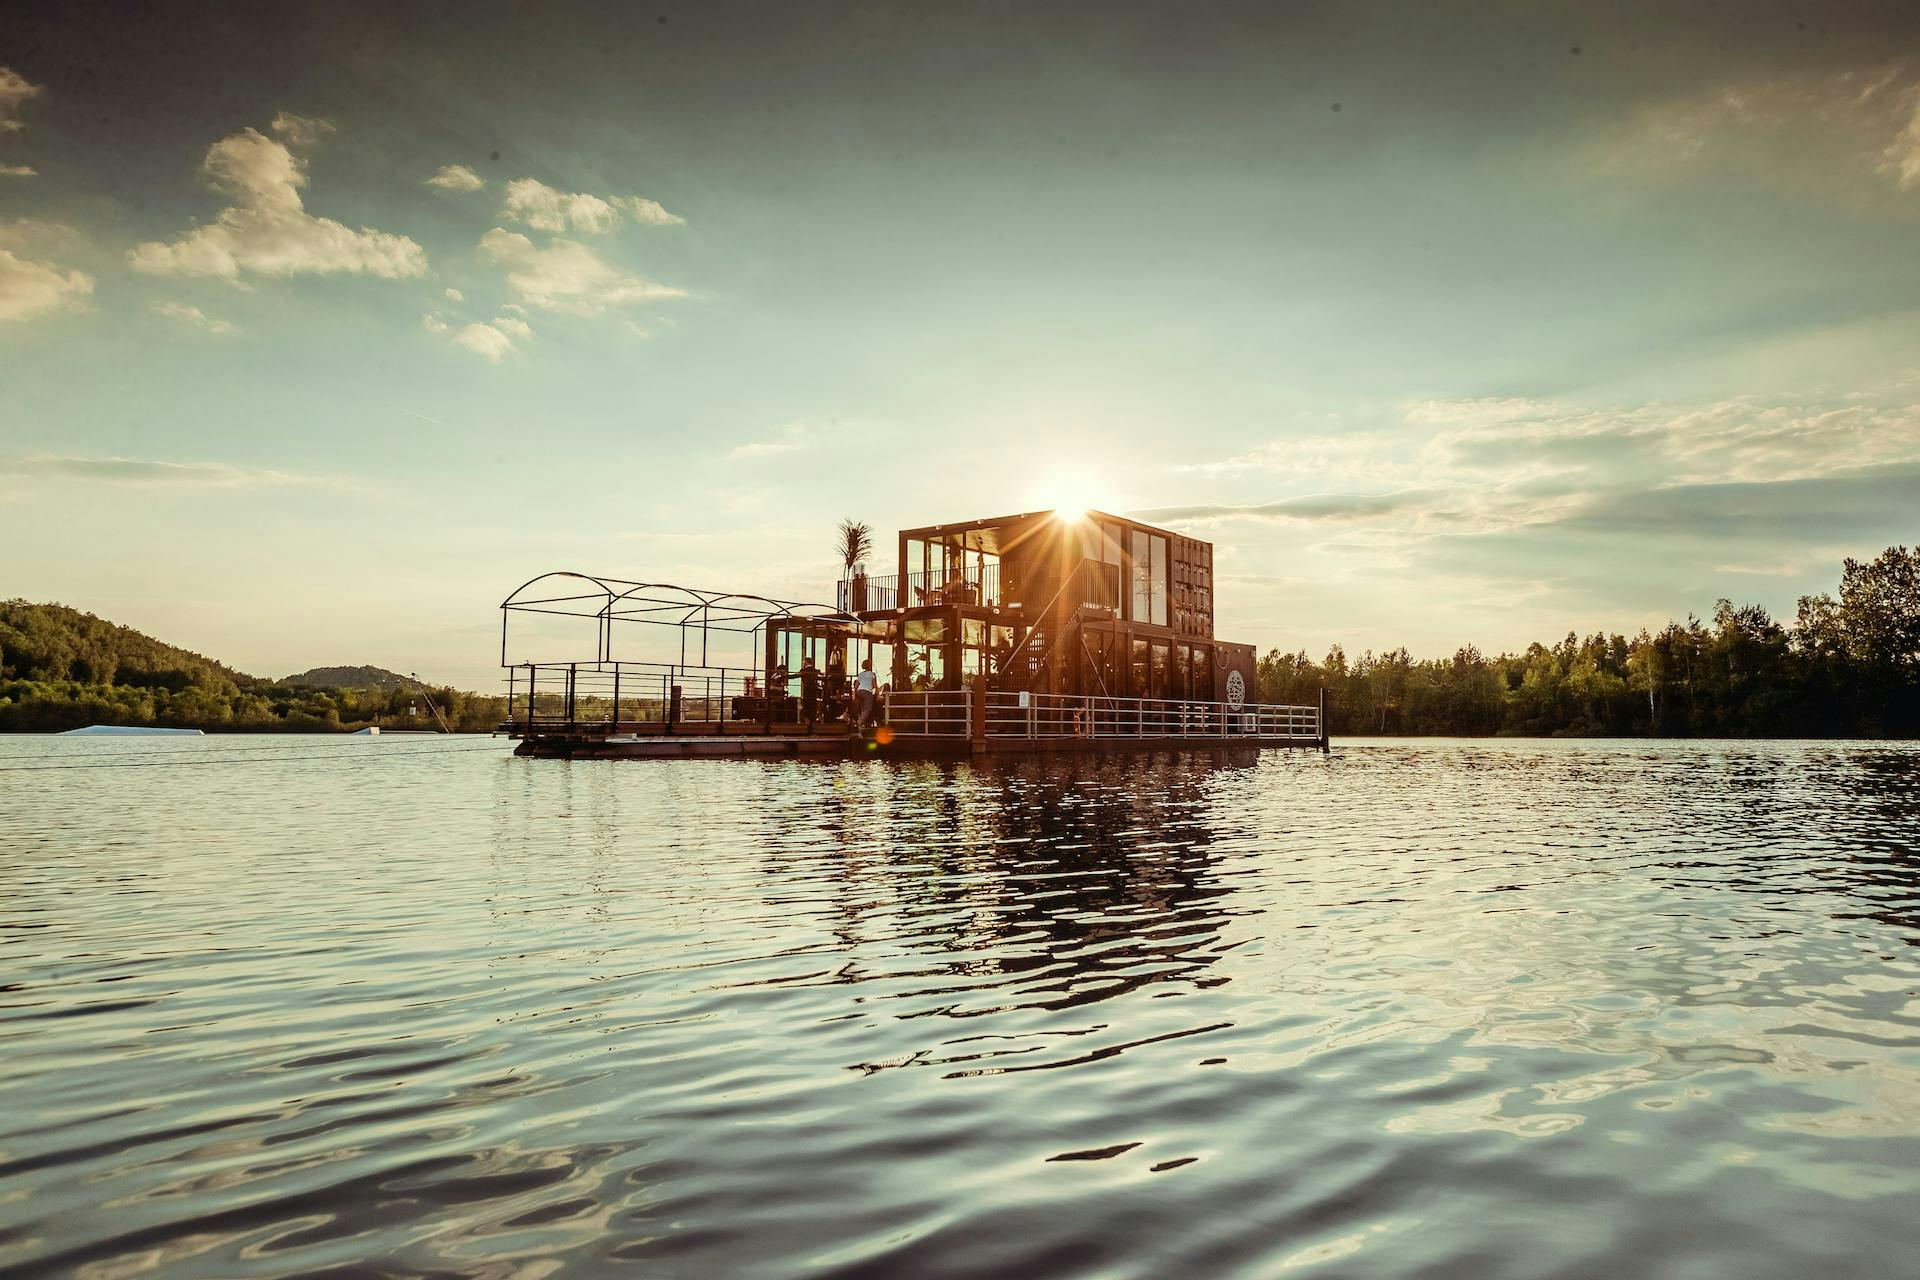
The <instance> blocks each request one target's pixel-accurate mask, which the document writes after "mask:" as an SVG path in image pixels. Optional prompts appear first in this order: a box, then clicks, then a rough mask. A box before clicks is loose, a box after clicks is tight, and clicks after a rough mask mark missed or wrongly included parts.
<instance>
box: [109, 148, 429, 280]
mask: <svg viewBox="0 0 1920 1280" xmlns="http://www.w3.org/2000/svg"><path fill="white" fill-rule="evenodd" d="M272 128H273V130H274V132H276V133H278V134H281V135H283V139H284V140H283V139H276V138H269V137H267V136H266V135H265V134H262V133H260V132H259V131H258V130H255V129H246V130H243V131H241V132H240V133H236V134H233V135H232V136H230V137H226V138H222V139H221V140H220V141H218V142H216V143H214V144H213V146H212V147H210V148H208V150H207V158H206V161H205V163H204V164H202V165H201V173H202V174H203V175H205V177H206V179H207V181H208V183H209V184H210V185H211V186H212V187H213V188H214V189H215V190H217V191H220V192H222V193H223V194H225V195H227V196H229V197H230V198H231V199H232V200H233V204H232V205H231V206H230V207H228V208H225V209H222V210H221V211H220V213H219V214H218V215H217V216H216V217H215V219H214V221H213V222H211V223H208V224H206V225H204V226H199V227H195V228H194V229H193V230H192V231H189V232H188V233H187V234H185V235H184V236H182V237H180V238H179V239H178V240H175V241H173V242H172V243H170V244H169V243H161V242H159V241H148V242H146V243H144V244H140V245H137V246H135V247H134V248H133V249H132V250H131V251H130V252H129V253H128V255H127V257H128V260H129V261H130V262H131V263H132V265H133V267H134V268H135V269H136V270H139V271H145V272H150V273H152V274H155V275H191V276H217V277H219V278H221V279H224V280H230V281H233V282H235V283H239V282H240V279H241V276H242V274H243V273H245V272H254V273H257V274H259V275H266V276H290V275H297V274H303V273H309V272H315V273H317V272H340V271H344V272H353V273H356V274H363V275H372V276H379V277H382V278H384V279H398V278H401V277H406V276H417V275H421V274H423V273H424V272H425V271H426V269H427V255H426V253H425V252H424V251H423V250H422V249H421V248H420V246H419V245H417V244H415V243H414V242H413V241H412V240H410V239H408V238H407V237H405V236H399V235H392V234H389V233H388V232H385V231H375V230H373V229H371V228H368V227H362V228H361V229H360V230H358V231H355V230H353V229H352V228H350V227H348V226H346V225H345V224H343V223H340V222H336V221H334V220H333V219H331V218H317V217H315V216H313V215H312V214H310V213H308V212H307V211H306V208H305V205H304V203H303V202H302V200H301V197H300V189H301V188H302V187H304V186H306V185H307V167H306V161H305V160H304V159H302V158H301V157H300V156H298V155H297V154H295V150H294V149H295V148H304V147H306V146H309V145H311V144H312V143H313V141H314V140H315V139H317V138H319V137H320V136H321V135H323V134H325V133H327V132H329V131H330V130H331V128H332V126H331V125H328V124H327V123H326V122H325V121H321V120H311V119H307V118H305V117H301V116H289V115H286V114H284V113H283V114H281V115H278V116H275V117H274V120H273V126H272Z"/></svg>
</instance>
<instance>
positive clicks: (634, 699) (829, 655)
mask: <svg viewBox="0 0 1920 1280" xmlns="http://www.w3.org/2000/svg"><path fill="white" fill-rule="evenodd" d="M897 549H898V553H899V569H898V572H897V573H895V574H892V575H887V576H884V577H881V576H872V575H869V574H868V573H867V572H866V570H865V568H864V566H861V565H855V566H852V567H851V568H850V569H849V571H848V573H847V575H846V577H845V578H844V579H843V580H842V581H841V582H840V583H839V584H838V591H837V597H836V600H835V602H834V604H832V605H826V604H806V603H801V602H797V601H789V600H776V599H773V598H771V597H765V596H757V595H747V594H740V593H731V592H712V591H699V590H694V589H690V588H683V587H678V586H671V585H668V584H664V583H641V582H628V581H624V580H620V579H612V578H602V577H596V576H591V575H586V574H577V573H555V574H545V575H542V576H541V577H539V578H535V579H534V580H533V581H531V582H528V583H526V584H525V585H524V586H522V587H521V588H520V589H519V590H517V591H515V592H514V593H513V594H512V595H510V596H509V597H508V598H507V599H506V601H505V602H504V603H503V604H502V606H501V610H502V616H501V665H502V666H503V668H505V670H506V672H507V679H508V689H507V705H508V708H509V711H508V716H507V720H506V723H505V725H504V726H503V728H504V729H505V731H506V732H507V733H508V734H509V735H511V736H513V737H516V738H519V739H520V740H521V746H520V753H521V754H523V755H555V756H607V755H646V756H661V755H669V756H671V755H773V754H834V755H837V754H846V753H850V752H855V753H866V752H885V753H908V754H969V755H980V754H988V753H1000V752H1009V751H1020V752H1031V751H1090V750H1092V751H1104V750H1124V749H1137V748H1141V747H1154V748H1166V747H1178V748H1186V749H1195V748H1197V749H1213V748H1241V749H1244V748H1248V747H1252V748H1260V747H1300V746H1304V747H1320V748H1322V749H1325V747H1326V745H1327V739H1326V733H1325V713H1324V704H1325V697H1324V694H1323V695H1322V697H1321V700H1320V702H1319V703H1318V704H1316V705H1311V706H1275V705H1263V704H1260V703H1257V702H1254V701H1250V700H1249V697H1248V694H1249V693H1250V691H1251V690H1252V687H1253V683H1254V649H1253V646H1252V645H1249V644H1237V643H1232V642H1229V641H1225V640H1220V639H1217V638H1216V637H1215V636H1214V634H1213V617H1214V595H1213V548H1212V546H1211V545H1210V544H1209V543H1206V542H1202V541H1200V540H1199V539H1195V538H1187V537H1183V536H1181V535H1179V534H1176V533H1173V532H1171V531H1169V530H1165V529H1158V528H1155V527H1154V526H1152V525H1146V524H1142V523H1140V522H1139V521H1136V520H1128V519H1125V518H1123V517H1119V516H1111V515H1106V514H1104V513H1101V512H1093V511H1089V512H1060V511H1039V512H1027V513H1024V514H1020V515H1012V516H1001V517H995V518H991V519H984V520H973V521H967V522H964V523H960V524H948V525H932V526H927V527H925V528H919V529H907V530H903V531H901V532H900V534H899V535H898V539H897ZM553 617H560V618H571V619H577V620H583V621H584V620H590V621H591V622H592V623H593V626H594V632H593V636H594V639H593V646H594V647H593V656H592V657H590V658H587V659H584V660H581V659H574V660H568V661H560V662H555V661H547V660H538V659H531V658H528V659H522V660H516V657H517V654H516V645H518V646H524V645H526V644H527V643H529V640H528V637H527V636H526V632H527V631H528V630H530V629H533V628H534V627H537V626H539V625H547V624H546V620H547V619H550V618H553ZM619 623H641V624H648V625H650V626H651V627H652V628H654V630H653V631H651V632H649V633H648V634H652V635H654V636H656V637H658V636H660V635H662V634H664V635H666V636H668V637H670V638H671V640H670V642H671V643H672V644H673V645H674V647H675V652H673V653H670V654H666V655H662V656H664V657H665V658H666V660H664V661H660V660H656V661H630V660H628V659H627V658H625V657H618V658H617V657H615V655H614V639H615V636H616V634H617V631H619V632H624V631H625V630H627V629H626V628H618V629H617V628H616V624H619ZM530 624H532V625H530ZM576 625H577V624H576ZM726 633H732V634H734V635H738V636H744V637H748V639H747V641H746V643H747V647H748V650H749V655H750V656H749V657H748V659H747V663H748V664H749V665H743V666H739V667H733V666H726V665H715V661H716V655H715V653H714V651H713V648H714V644H715V637H716V635H724V634H726ZM676 659H677V660H676ZM719 661H720V662H722V663H724V659H719ZM866 663H871V664H872V666H873V670H874V671H875V673H876V677H875V679H876V682H877V683H880V682H884V686H885V687H884V688H883V690H882V696H881V699H880V702H881V704H882V706H883V707H884V720H885V723H884V724H882V725H879V726H877V727H875V726H863V727H862V728H864V729H865V730H866V731H864V732H860V731H856V727H855V726H854V725H853V724H852V723H851V719H852V714H851V713H852V710H853V704H854V700H853V697H852V693H853V687H852V680H853V677H854V676H855V675H856V674H857V673H858V672H859V670H860V669H861V668H862V666H863V665H864V664H866Z"/></svg>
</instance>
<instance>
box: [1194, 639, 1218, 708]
mask: <svg viewBox="0 0 1920 1280" xmlns="http://www.w3.org/2000/svg"><path fill="white" fill-rule="evenodd" d="M1193 696H1194V697H1195V698H1197V699H1199V700H1200V701H1201V702H1214V701H1216V700H1217V699H1215V698H1214V696H1213V650H1212V649H1208V648H1205V647H1196V648H1195V649H1194V651H1193Z"/></svg>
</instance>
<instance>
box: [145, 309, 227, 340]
mask: <svg viewBox="0 0 1920 1280" xmlns="http://www.w3.org/2000/svg"><path fill="white" fill-rule="evenodd" d="M153 311H154V314H155V315H162V316H165V317H167V319H169V320H178V321H179V322H180V323H181V324H184V325H186V326H187V327H189V328H193V329H204V330H206V331H207V332H208V333H211V334H217V335H220V336H223V337H224V336H225V335H227V334H230V333H235V332H237V330H235V329H234V327H233V326H232V325H231V324H228V323H227V322H226V321H225V320H221V319H218V318H216V317H214V316H210V315H208V314H207V313H206V312H204V311H202V310H201V309H200V308H198V307H190V306H188V305H187V304H186V303H184V302H156V303H154V304H153Z"/></svg>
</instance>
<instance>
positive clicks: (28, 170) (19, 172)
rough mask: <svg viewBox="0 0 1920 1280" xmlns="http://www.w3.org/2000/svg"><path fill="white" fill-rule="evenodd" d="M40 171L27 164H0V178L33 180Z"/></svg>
mask: <svg viewBox="0 0 1920 1280" xmlns="http://www.w3.org/2000/svg"><path fill="white" fill-rule="evenodd" d="M39 174H40V171H39V170H38V169H35V168H34V167H33V166H32V165H28V164H0V178H34V177H38V176H39Z"/></svg>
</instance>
